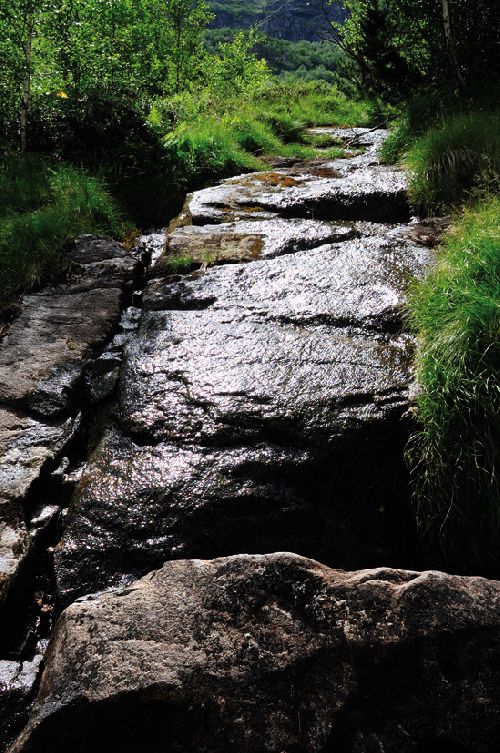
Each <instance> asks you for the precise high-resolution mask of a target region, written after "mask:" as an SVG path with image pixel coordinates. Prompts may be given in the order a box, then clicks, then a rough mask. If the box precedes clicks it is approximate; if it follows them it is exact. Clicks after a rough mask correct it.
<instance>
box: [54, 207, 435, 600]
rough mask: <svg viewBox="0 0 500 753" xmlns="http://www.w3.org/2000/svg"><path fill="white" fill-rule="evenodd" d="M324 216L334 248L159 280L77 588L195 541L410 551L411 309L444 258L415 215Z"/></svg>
mask: <svg viewBox="0 0 500 753" xmlns="http://www.w3.org/2000/svg"><path fill="white" fill-rule="evenodd" d="M324 224H325V225H326V227H325V228H322V229H321V232H318V228H317V227H314V235H315V236H316V237H318V236H319V241H318V242H319V243H320V245H319V247H317V248H313V249H310V250H307V251H297V252H296V253H290V252H289V247H288V244H287V243H284V245H283V244H282V245H281V246H280V248H282V249H283V255H282V256H276V257H274V256H272V253H271V249H272V243H271V242H270V243H269V246H270V253H271V256H270V257H268V258H264V259H262V260H260V261H254V262H252V263H248V264H231V265H224V266H219V267H215V268H213V269H210V270H208V271H206V273H203V274H201V275H193V276H187V277H186V276H185V277H182V278H180V279H172V278H171V277H168V278H163V279H162V278H157V277H155V278H154V279H152V280H151V281H150V282H149V283H148V285H147V286H146V289H145V291H144V300H143V315H142V320H141V323H140V327H139V330H138V332H137V335H136V336H135V337H134V338H133V340H131V341H130V343H129V345H128V347H127V350H126V354H125V361H124V366H123V369H122V374H121V380H120V392H119V398H120V399H119V409H120V410H119V415H118V417H117V425H116V427H115V429H114V430H113V431H111V432H108V434H107V435H106V437H105V438H104V440H103V441H102V443H101V445H100V447H98V448H97V450H96V452H95V453H94V455H93V457H92V459H91V461H90V463H89V465H88V467H87V470H86V472H85V474H84V477H83V479H82V481H81V484H80V485H79V487H78V489H77V492H76V495H75V497H74V499H73V502H72V507H71V510H70V516H69V519H68V521H67V526H66V530H65V534H64V536H63V539H62V541H61V543H60V544H59V546H58V547H57V549H56V552H55V568H56V578H57V584H58V590H59V595H60V597H61V598H62V599H63V601H64V603H69V602H70V601H71V599H73V598H75V597H76V596H79V595H82V594H84V593H86V592H91V591H95V590H98V589H101V588H104V587H106V586H108V585H114V584H116V583H120V582H121V581H122V579H123V578H125V577H127V576H128V577H130V576H136V575H140V574H141V573H143V572H145V570H147V569H149V568H151V567H154V566H157V565H158V564H160V563H162V562H163V561H165V560H166V559H170V558H172V557H179V556H189V557H191V556H201V557H205V556H210V557H211V556H217V555H221V554H234V553H237V552H239V551H246V552H266V551H273V550H276V549H291V550H294V551H297V552H300V553H303V554H307V555H310V556H314V557H316V558H320V559H322V560H323V561H325V562H328V563H335V564H336V565H341V566H343V567H357V566H360V565H362V566H365V565H366V566H370V565H375V564H379V563H380V562H390V563H391V564H397V565H401V564H404V563H405V562H406V563H407V562H408V561H410V560H411V556H412V555H411V547H412V540H411V532H410V529H409V522H408V517H407V509H406V506H405V500H404V498H403V497H404V493H405V492H404V490H405V488H406V484H405V470H404V464H403V461H402V455H403V446H404V442H405V437H406V435H407V431H408V427H407V425H406V424H405V421H404V420H403V415H404V414H405V413H406V411H407V410H408V408H409V405H410V399H409V394H408V393H409V387H410V382H411V357H412V352H413V343H412V340H411V338H410V337H409V336H408V335H407V334H406V333H405V332H404V328H403V325H402V320H401V314H400V309H401V304H402V302H403V301H404V296H405V289H406V286H407V282H408V280H409V279H410V277H412V276H415V275H421V274H423V273H424V272H425V269H426V268H427V266H428V264H429V263H430V260H431V257H430V254H429V252H428V251H427V250H426V249H425V248H423V247H421V246H418V245H416V244H415V243H413V242H412V241H410V240H409V239H408V237H407V236H406V235H405V228H404V227H403V228H401V227H399V226H384V227H380V226H377V227H376V228H375V227H373V226H370V225H364V226H362V227H360V229H358V230H356V229H355V228H350V232H349V234H348V235H347V236H344V237H349V236H351V237H352V236H353V235H354V236H358V237H354V238H353V239H352V240H344V241H343V242H341V241H337V242H336V243H333V244H332V243H330V244H322V242H321V241H322V240H323V237H325V235H326V234H330V236H335V235H336V233H337V232H338V233H340V237H342V234H343V233H345V227H344V226H341V227H340V228H337V227H336V226H335V225H334V224H328V223H324ZM263 225H264V227H267V225H266V223H260V222H256V223H255V226H256V229H261V230H262V229H263V227H262V226H263ZM236 227H238V225H236ZM250 229H251V228H250ZM362 233H363V234H362ZM178 234H179V231H176V232H175V233H174V236H177V237H178ZM283 237H284V234H282V240H283ZM264 242H265V241H264ZM275 249H276V246H275Z"/></svg>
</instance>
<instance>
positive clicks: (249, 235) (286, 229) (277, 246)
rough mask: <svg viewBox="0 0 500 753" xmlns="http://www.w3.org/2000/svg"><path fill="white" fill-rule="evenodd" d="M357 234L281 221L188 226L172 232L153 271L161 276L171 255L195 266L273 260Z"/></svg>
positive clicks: (345, 228)
mask: <svg viewBox="0 0 500 753" xmlns="http://www.w3.org/2000/svg"><path fill="white" fill-rule="evenodd" d="M355 235H356V231H355V229H354V227H353V225H352V224H350V223H347V222H346V223H329V222H315V221H313V220H300V219H287V220H285V219H282V218H280V217H276V218H273V219H270V220H254V221H247V222H245V221H240V222H230V223H222V224H220V225H216V226H214V225H201V226H199V225H188V226H185V227H180V228H177V229H176V230H174V232H172V233H170V234H169V236H168V242H167V256H165V257H163V258H162V259H160V261H159V262H158V263H157V264H156V266H155V268H154V269H153V271H152V274H153V276H161V275H162V270H163V269H164V267H165V265H166V264H168V261H169V256H174V257H179V256H181V257H184V258H188V259H191V260H192V262H193V263H194V264H213V263H218V264H220V263H237V262H245V261H255V259H258V258H272V257H273V256H280V255H283V254H291V253H295V252H297V251H303V250H306V249H311V248H315V247H317V246H320V245H322V244H325V243H337V242H341V241H345V240H347V239H349V238H352V237H354V236H355Z"/></svg>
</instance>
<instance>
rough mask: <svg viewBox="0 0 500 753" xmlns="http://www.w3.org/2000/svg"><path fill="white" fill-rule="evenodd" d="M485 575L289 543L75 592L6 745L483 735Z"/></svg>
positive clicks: (489, 638)
mask: <svg viewBox="0 0 500 753" xmlns="http://www.w3.org/2000/svg"><path fill="white" fill-rule="evenodd" d="M499 651H500V584H499V583H496V582H488V581H485V580H482V579H480V578H460V577H451V576H448V575H444V574H442V573H437V572H423V573H418V572H410V571H401V570H399V571H398V570H390V569H383V568H382V569H376V570H369V571H358V572H351V573H346V572H342V571H338V570H329V569H328V568H326V567H324V566H322V565H319V564H318V563H316V562H313V561H311V560H307V559H302V558H300V557H297V556H296V555H291V554H274V555H268V556H264V557H251V556H238V557H233V558H229V559H218V560H215V561H211V562H210V561H199V560H196V561H180V562H169V563H166V564H165V565H164V566H163V567H162V568H161V569H160V570H158V571H156V572H153V573H151V574H149V575H148V576H146V577H145V578H143V580H141V581H139V582H136V583H134V584H132V585H131V586H129V587H128V588H126V589H124V590H121V591H118V592H117V593H108V594H102V595H99V596H94V597H89V598H87V599H84V600H82V601H80V602H76V603H75V604H73V605H72V606H71V607H69V609H67V610H66V611H65V612H64V613H63V615H62V617H61V619H60V621H59V623H58V626H57V628H56V631H55V635H54V638H53V641H52V644H51V647H50V649H49V652H48V657H47V668H46V670H45V673H44V676H43V680H42V684H41V688H40V693H39V696H38V699H37V701H36V705H35V708H34V710H33V714H32V718H31V721H30V723H29V725H28V727H27V729H26V730H25V732H24V733H23V734H22V735H21V737H20V738H19V740H18V741H17V743H16V744H15V745H14V746H13V747H12V748H11V751H10V753H45V751H47V750H50V751H51V753H63V751H64V753H66V752H67V751H69V750H72V751H90V750H92V751H94V752H95V753H101V752H102V753H103V752H104V751H106V753H113V752H114V751H116V752H118V751H120V753H128V752H129V751H130V753H132V751H133V752H134V753H136V751H146V750H147V751H149V752H150V753H160V752H161V753H163V752H164V751H166V750H168V751H172V752H173V753H175V752H176V751H178V752H179V753H181V751H182V753H187V752H188V751H193V752H194V751H196V752H197V753H198V752H199V751H207V752H208V751H210V753H217V752H218V751H220V752H221V753H231V752H232V751H234V753H245V752H246V751H248V753H250V752H252V753H253V752H254V751H264V750H265V751H270V753H272V752H273V751H275V752H276V753H282V751H287V752H288V751H289V752H290V753H299V752H301V751H304V753H305V752H306V751H307V752H309V751H316V752H317V753H323V752H324V753H331V751H333V750H340V751H349V753H372V752H373V753H376V752H377V751H381V750H384V751H388V752H391V753H396V752H397V753H413V752H414V751H426V752H427V751H433V750H445V751H452V750H453V751H475V752H477V753H486V752H487V751H493V750H496V749H497V747H496V746H497V745H498V741H499V739H500V717H499V714H498V704H499V702H500V682H499V681H500V676H499V672H500V670H499V666H500V662H499Z"/></svg>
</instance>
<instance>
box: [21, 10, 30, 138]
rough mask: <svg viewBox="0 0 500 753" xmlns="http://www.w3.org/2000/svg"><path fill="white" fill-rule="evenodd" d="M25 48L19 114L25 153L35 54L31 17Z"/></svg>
mask: <svg viewBox="0 0 500 753" xmlns="http://www.w3.org/2000/svg"><path fill="white" fill-rule="evenodd" d="M23 47H24V58H25V62H26V74H25V77H24V87H23V96H22V100H21V109H20V113H19V126H20V136H21V151H23V152H25V151H26V150H27V148H28V117H29V110H30V100H31V57H32V52H33V17H32V16H30V18H29V19H28V23H27V28H26V41H25V43H24V45H23Z"/></svg>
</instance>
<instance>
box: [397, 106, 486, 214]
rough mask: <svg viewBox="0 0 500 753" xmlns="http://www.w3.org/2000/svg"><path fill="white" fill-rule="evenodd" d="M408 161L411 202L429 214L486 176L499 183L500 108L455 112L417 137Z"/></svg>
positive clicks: (454, 200)
mask: <svg viewBox="0 0 500 753" xmlns="http://www.w3.org/2000/svg"><path fill="white" fill-rule="evenodd" d="M399 137H401V134H400V136H399ZM399 137H398V138H399ZM394 138H395V137H394ZM390 148H391V147H390V146H389V147H386V152H387V150H389V149H390ZM406 167H407V169H408V171H409V175H410V198H411V200H412V203H413V205H414V206H415V207H416V209H417V210H418V211H420V212H423V213H426V214H431V213H438V212H443V211H446V210H447V209H448V208H449V207H450V206H457V205H458V204H459V203H461V202H462V201H463V200H464V199H465V198H466V195H467V193H468V192H469V191H471V190H473V189H474V188H477V187H478V186H480V185H481V184H484V183H485V182H488V183H489V184H490V188H491V189H493V190H498V189H500V112H473V113H468V114H465V115H463V114H462V115H455V116H453V117H451V118H450V119H449V120H447V121H446V122H445V123H444V124H443V125H441V126H440V127H437V128H434V129H432V130H431V131H429V133H427V134H425V135H424V136H421V137H420V138H418V139H417V140H416V141H415V143H414V144H413V145H412V146H411V147H410V148H409V150H408V154H407V157H406ZM495 176H496V179H495ZM495 182H496V185H495Z"/></svg>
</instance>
